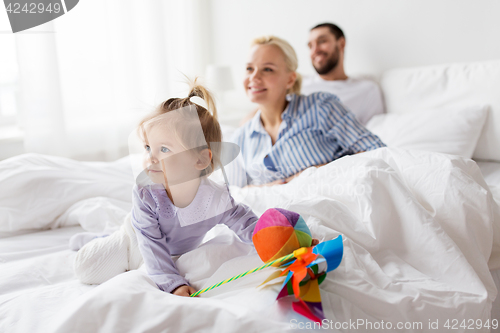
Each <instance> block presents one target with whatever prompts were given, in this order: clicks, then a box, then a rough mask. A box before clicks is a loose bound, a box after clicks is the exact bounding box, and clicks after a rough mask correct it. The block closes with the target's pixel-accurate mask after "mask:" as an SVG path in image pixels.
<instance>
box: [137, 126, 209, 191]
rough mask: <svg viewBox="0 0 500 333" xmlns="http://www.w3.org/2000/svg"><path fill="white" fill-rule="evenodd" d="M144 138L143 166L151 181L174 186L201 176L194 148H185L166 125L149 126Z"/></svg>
mask: <svg viewBox="0 0 500 333" xmlns="http://www.w3.org/2000/svg"><path fill="white" fill-rule="evenodd" d="M144 139H145V140H144V159H143V167H144V171H145V172H146V174H147V175H148V177H149V178H150V179H151V181H153V182H154V183H157V184H163V185H165V186H167V184H168V185H170V186H172V185H177V184H180V183H183V182H185V181H187V180H191V179H195V178H197V177H198V176H199V174H200V171H199V170H197V169H196V162H197V160H198V158H197V156H196V154H195V152H194V150H187V149H185V148H184V147H183V146H182V144H181V143H180V142H179V141H178V140H177V138H176V137H175V135H173V133H171V132H170V133H169V132H168V130H166V128H165V127H163V126H159V125H158V126H154V125H153V126H151V127H149V128H148V129H147V131H146V133H145V138H144Z"/></svg>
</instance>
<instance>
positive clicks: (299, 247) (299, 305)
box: [191, 208, 343, 323]
mask: <svg viewBox="0 0 500 333" xmlns="http://www.w3.org/2000/svg"><path fill="white" fill-rule="evenodd" d="M252 240H253V243H254V245H255V249H256V250H257V253H258V254H259V257H260V258H261V259H262V261H264V263H265V264H264V265H262V266H259V267H257V268H254V269H252V270H249V271H247V272H244V273H242V274H239V275H237V276H233V277H232V278H229V279H227V280H224V281H221V282H219V283H217V284H215V285H213V286H211V287H208V288H205V289H202V290H199V291H198V292H196V293H194V294H192V295H191V296H197V295H199V294H201V293H204V292H206V291H208V290H211V289H213V288H216V287H218V286H220V285H223V284H225V283H228V282H230V281H233V280H236V279H239V278H241V277H243V276H245V275H248V274H250V273H253V272H256V271H259V270H261V269H264V268H266V267H269V266H274V267H279V268H280V269H279V270H277V271H276V272H274V273H273V274H272V275H271V276H270V277H268V278H267V279H266V280H265V281H264V282H263V283H262V284H266V283H267V282H269V281H271V280H273V279H275V278H278V277H280V276H286V277H285V280H284V282H283V284H282V287H281V291H280V292H279V294H278V297H277V299H280V298H282V297H285V296H288V295H294V296H295V298H296V299H298V301H297V302H294V303H293V304H292V308H293V310H294V311H295V312H297V313H299V314H301V315H303V316H305V317H307V318H308V319H310V320H313V321H316V322H319V323H321V320H322V319H324V318H325V316H324V314H323V307H322V305H321V296H320V292H319V285H320V284H321V283H322V282H323V281H324V279H325V277H326V273H328V272H330V271H332V270H334V269H335V268H337V267H338V266H339V265H340V262H341V260H342V255H343V244H342V236H338V237H337V238H335V239H333V240H330V241H326V242H322V243H320V244H318V245H316V246H314V247H311V245H312V237H311V232H310V231H309V228H308V227H307V225H306V223H305V221H304V219H303V218H302V217H301V216H300V215H299V214H297V213H294V212H291V211H288V210H285V209H280V208H271V209H268V210H267V211H266V212H264V214H262V216H261V217H260V219H259V221H258V222H257V224H256V226H255V230H254V233H253V237H252Z"/></svg>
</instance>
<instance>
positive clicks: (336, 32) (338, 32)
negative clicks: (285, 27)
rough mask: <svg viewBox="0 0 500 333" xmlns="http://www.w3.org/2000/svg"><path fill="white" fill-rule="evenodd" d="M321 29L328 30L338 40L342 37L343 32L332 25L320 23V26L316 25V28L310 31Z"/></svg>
mask: <svg viewBox="0 0 500 333" xmlns="http://www.w3.org/2000/svg"><path fill="white" fill-rule="evenodd" d="M323 27H326V28H328V29H330V32H331V33H332V34H333V35H334V36H335V38H336V39H339V38H340V37H344V38H345V36H344V32H343V31H342V29H340V28H339V27H338V26H337V25H335V24H333V23H321V24H318V25H317V26H315V27H314V28H312V29H311V31H312V30H314V29H318V28H323Z"/></svg>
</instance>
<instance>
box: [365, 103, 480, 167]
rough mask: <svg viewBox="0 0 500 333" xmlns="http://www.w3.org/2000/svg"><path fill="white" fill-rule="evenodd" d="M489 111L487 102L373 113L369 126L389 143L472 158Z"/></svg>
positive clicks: (399, 146) (392, 145)
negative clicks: (475, 104)
mask: <svg viewBox="0 0 500 333" xmlns="http://www.w3.org/2000/svg"><path fill="white" fill-rule="evenodd" d="M487 115H488V106H466V107H463V108H461V109H459V110H457V109H456V108H455V109H438V110H426V111H421V112H411V113H402V114H401V113H398V114H392V113H391V114H381V115H377V116H375V117H373V118H372V119H371V120H370V121H369V122H368V124H366V127H367V128H368V129H369V130H370V131H372V132H373V133H375V134H376V135H378V136H379V137H380V139H382V141H383V142H384V143H385V144H386V145H387V146H388V147H397V148H404V149H418V150H426V151H433V152H438V153H445V154H452V155H459V156H463V157H466V158H471V157H472V154H473V153H474V149H475V148H476V144H477V141H478V139H479V136H480V134H481V130H482V128H483V126H484V122H485V120H486V117H487Z"/></svg>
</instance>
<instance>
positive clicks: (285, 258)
mask: <svg viewBox="0 0 500 333" xmlns="http://www.w3.org/2000/svg"><path fill="white" fill-rule="evenodd" d="M295 254H296V251H294V253H290V254H288V255H286V256H283V257H281V258H278V259H276V260H273V261H271V262H268V263H267V264H264V265H262V266H259V267H257V268H254V269H251V270H249V271H246V272H245V273H241V274H239V275H236V276H233V277H232V278H229V279H226V280H224V281H221V282H219V283H217V284H214V285H213V286H210V287H208V288H205V289H202V290H198V291H197V292H195V293H194V294H191V295H190V296H191V297H195V296H198V295H199V294H202V293H204V292H206V291H209V290H212V289H214V288H217V287H218V286H222V285H223V284H226V283H228V282H231V281H234V280H236V279H239V278H240V277H244V276H245V275H248V274H251V273H253V272H257V271H260V270H261V269H264V268H266V267H269V266H271V265H273V264H282V263H283V262H285V261H288V260H290V259H293V258H295ZM277 266H279V265H277Z"/></svg>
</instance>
